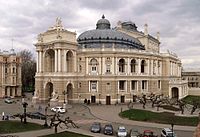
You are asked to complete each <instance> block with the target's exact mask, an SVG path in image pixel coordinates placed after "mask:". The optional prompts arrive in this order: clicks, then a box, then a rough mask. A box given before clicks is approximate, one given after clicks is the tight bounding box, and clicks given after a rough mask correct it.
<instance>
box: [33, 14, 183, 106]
mask: <svg viewBox="0 0 200 137" xmlns="http://www.w3.org/2000/svg"><path fill="white" fill-rule="evenodd" d="M35 46H36V51H37V55H38V57H37V73H36V76H35V80H36V81H35V91H36V95H37V98H38V101H49V100H50V99H52V94H53V93H56V94H58V101H59V102H63V101H67V102H75V103H78V102H79V103H81V102H83V101H84V100H85V99H87V100H90V102H91V103H102V104H115V103H116V102H118V103H126V102H129V101H133V98H134V96H135V95H143V94H151V93H153V94H165V95H166V96H170V97H176V98H182V97H184V96H186V95H187V83H186V82H185V81H182V80H181V61H180V59H179V58H178V57H177V56H176V55H175V54H173V53H170V52H168V53H160V42H159V33H158V34H157V38H154V37H153V36H151V35H149V34H148V30H147V25H145V30H144V33H143V32H139V31H137V27H136V26H135V24H134V23H132V22H124V23H120V22H119V23H118V25H117V27H115V28H114V29H110V22H109V21H108V20H107V19H105V17H104V16H103V17H102V19H100V20H99V21H98V22H97V28H96V29H94V30H89V31H86V32H84V33H82V34H80V35H79V37H78V38H77V39H76V33H74V32H70V31H68V30H66V29H64V28H63V26H62V24H61V20H60V19H57V22H56V24H55V25H54V26H53V27H50V28H49V29H48V30H47V31H46V32H44V33H41V34H39V35H38V42H37V43H36V44H35Z"/></svg>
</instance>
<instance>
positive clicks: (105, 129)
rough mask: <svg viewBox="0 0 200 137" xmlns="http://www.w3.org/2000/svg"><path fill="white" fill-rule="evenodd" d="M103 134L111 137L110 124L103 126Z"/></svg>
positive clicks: (111, 128)
mask: <svg viewBox="0 0 200 137" xmlns="http://www.w3.org/2000/svg"><path fill="white" fill-rule="evenodd" d="M104 134H106V135H112V134H113V126H112V125H111V124H108V125H105V127H104Z"/></svg>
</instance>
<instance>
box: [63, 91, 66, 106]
mask: <svg viewBox="0 0 200 137" xmlns="http://www.w3.org/2000/svg"><path fill="white" fill-rule="evenodd" d="M63 95H64V104H65V103H66V102H65V95H66V92H65V90H64V91H63Z"/></svg>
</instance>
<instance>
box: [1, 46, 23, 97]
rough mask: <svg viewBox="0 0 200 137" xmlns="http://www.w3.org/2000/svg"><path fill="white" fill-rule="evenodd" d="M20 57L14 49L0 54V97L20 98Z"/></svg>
mask: <svg viewBox="0 0 200 137" xmlns="http://www.w3.org/2000/svg"><path fill="white" fill-rule="evenodd" d="M21 87H22V83H21V57H20V56H18V55H16V53H15V52H14V49H11V50H10V51H3V52H0V97H16V96H21V94H22V93H21Z"/></svg>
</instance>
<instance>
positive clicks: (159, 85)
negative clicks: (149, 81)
mask: <svg viewBox="0 0 200 137" xmlns="http://www.w3.org/2000/svg"><path fill="white" fill-rule="evenodd" d="M158 88H159V89H160V88H161V81H160V80H158Z"/></svg>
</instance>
